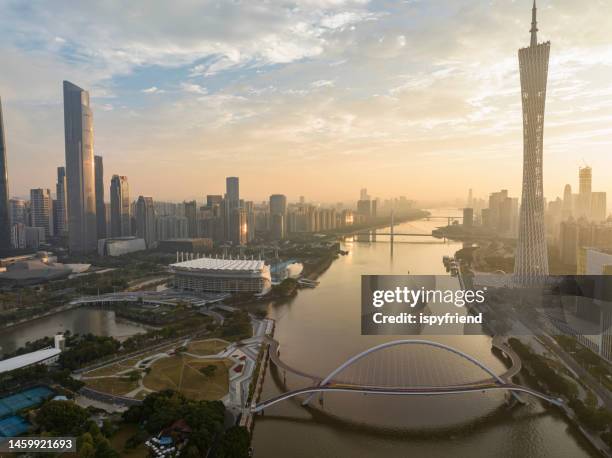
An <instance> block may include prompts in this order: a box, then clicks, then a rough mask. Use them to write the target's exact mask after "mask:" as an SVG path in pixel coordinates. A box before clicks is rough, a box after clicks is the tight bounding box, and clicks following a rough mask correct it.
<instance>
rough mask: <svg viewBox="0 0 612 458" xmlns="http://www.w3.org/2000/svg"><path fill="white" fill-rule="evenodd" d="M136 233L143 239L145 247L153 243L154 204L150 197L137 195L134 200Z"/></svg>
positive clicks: (151, 245)
mask: <svg viewBox="0 0 612 458" xmlns="http://www.w3.org/2000/svg"><path fill="white" fill-rule="evenodd" d="M136 235H137V236H138V237H140V238H142V239H144V240H145V242H146V244H147V248H152V247H153V245H155V242H156V238H155V206H154V205H153V198H152V197H143V196H139V197H138V201H137V202H136Z"/></svg>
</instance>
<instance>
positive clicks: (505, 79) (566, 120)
mask: <svg viewBox="0 0 612 458" xmlns="http://www.w3.org/2000/svg"><path fill="white" fill-rule="evenodd" d="M610 17H612V2H610V1H609V0H581V1H576V0H539V2H538V26H539V30H540V32H539V39H540V41H546V40H550V41H551V43H552V45H551V60H550V69H549V86H548V96H547V106H546V121H545V131H544V186H545V189H544V191H545V195H546V197H547V198H548V199H551V198H555V197H556V196H560V195H562V193H563V186H564V185H565V183H570V184H571V185H572V186H573V187H574V188H577V186H578V167H579V166H582V165H584V164H588V165H590V166H592V167H593V190H601V191H607V192H608V193H610V194H611V195H612V180H611V179H610V178H612V158H611V153H612V150H611V146H612V28H611V27H610V26H609V18H610ZM530 22H531V0H404V1H386V0H371V1H368V0H303V1H282V0H278V1H277V0H266V1H240V0H226V1H207V0H193V1H174V2H168V1H161V0H160V1H155V0H148V1H145V0H130V1H129V2H120V1H103V0H101V1H96V2H84V1H78V0H70V1H68V0H56V1H53V2H45V1H42V0H31V1H28V2H24V1H20V0H0V29H1V30H2V31H3V33H2V37H3V38H2V40H1V41H0V67H1V69H0V97H2V104H3V111H4V118H5V131H6V137H7V150H8V167H9V177H10V186H11V194H12V195H14V196H27V195H28V194H29V189H30V188H35V187H49V188H51V189H52V190H53V189H54V183H55V168H56V167H57V166H59V165H63V164H64V134H63V107H62V80H69V81H71V82H73V83H75V84H77V85H79V86H80V87H82V88H84V89H86V90H88V91H89V92H90V95H91V106H92V109H93V112H94V136H95V147H94V148H95V153H96V154H99V155H102V156H103V157H104V169H105V181H106V182H107V184H110V178H111V175H112V174H120V175H127V176H128V179H129V183H130V190H131V193H132V196H133V198H136V197H137V196H138V195H146V196H152V197H153V198H154V199H155V200H173V201H180V200H183V199H191V198H197V199H198V200H199V201H201V200H202V199H203V198H204V195H206V194H217V193H222V192H223V191H224V183H225V177H226V176H232V175H236V176H239V177H240V180H241V197H242V196H243V197H245V198H247V199H253V200H256V201H259V200H263V199H266V198H267V197H268V196H269V195H270V194H273V193H283V194H286V195H287V196H288V197H289V199H290V200H295V199H297V198H298V196H299V195H305V196H306V198H307V199H308V200H312V201H321V202H335V201H343V200H344V201H348V200H356V199H357V198H358V196H359V189H360V188H363V187H366V188H368V191H369V193H370V194H371V195H372V196H376V197H380V198H383V199H384V198H388V197H391V196H398V195H405V196H408V197H409V198H413V199H420V200H436V199H440V200H443V199H455V198H464V197H466V196H467V190H468V188H473V189H474V195H475V196H477V197H485V196H487V195H488V194H489V193H490V192H493V191H497V190H499V189H502V188H503V189H508V190H509V191H510V194H511V195H513V196H519V195H520V187H521V176H522V175H521V170H522V133H521V105H520V95H519V92H520V87H519V74H518V57H517V50H518V48H520V47H524V46H527V45H528V44H529V29H530ZM107 187H108V186H107ZM107 199H108V194H107Z"/></svg>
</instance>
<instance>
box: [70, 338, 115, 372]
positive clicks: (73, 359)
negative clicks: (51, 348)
mask: <svg viewBox="0 0 612 458" xmlns="http://www.w3.org/2000/svg"><path fill="white" fill-rule="evenodd" d="M67 346H68V348H67V349H66V350H65V351H63V352H62V353H61V354H60V357H59V363H60V365H61V366H62V367H64V368H66V369H70V370H75V369H78V368H80V367H83V366H85V365H86V364H87V363H90V362H92V361H95V360H96V359H99V358H103V357H105V356H109V355H113V354H115V353H117V351H118V350H119V348H120V347H121V343H120V342H119V341H118V340H116V339H114V338H113V337H106V336H95V335H93V334H85V335H75V336H72V337H70V338H69V339H67Z"/></svg>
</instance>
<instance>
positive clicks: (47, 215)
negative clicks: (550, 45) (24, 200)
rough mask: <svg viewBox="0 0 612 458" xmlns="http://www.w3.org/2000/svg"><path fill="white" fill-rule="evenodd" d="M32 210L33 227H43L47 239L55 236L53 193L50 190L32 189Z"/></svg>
mask: <svg viewBox="0 0 612 458" xmlns="http://www.w3.org/2000/svg"><path fill="white" fill-rule="evenodd" d="M30 210H31V212H32V227H42V228H43V229H44V230H45V238H46V239H47V240H48V239H49V237H51V236H53V212H52V205H51V191H49V190H48V189H41V188H37V189H30Z"/></svg>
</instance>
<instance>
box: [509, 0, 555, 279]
mask: <svg viewBox="0 0 612 458" xmlns="http://www.w3.org/2000/svg"><path fill="white" fill-rule="evenodd" d="M536 13H537V9H536V4H535V1H534V3H533V9H532V20H531V30H530V32H531V43H530V46H528V47H526V48H522V49H519V52H518V57H519V67H520V76H521V100H522V105H523V188H522V191H523V192H522V198H521V210H520V222H519V234H518V245H517V249H516V259H515V263H514V273H515V276H516V281H517V283H518V284H520V285H523V286H527V285H530V284H534V283H538V282H539V280H540V279H541V277H542V276H545V275H548V253H547V248H546V232H545V229H544V189H543V188H544V185H543V167H544V161H543V157H542V148H543V140H544V107H545V104H546V82H547V79H548V60H549V56H550V42H545V43H538V37H537V33H538V25H537V18H536Z"/></svg>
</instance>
